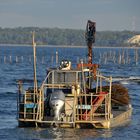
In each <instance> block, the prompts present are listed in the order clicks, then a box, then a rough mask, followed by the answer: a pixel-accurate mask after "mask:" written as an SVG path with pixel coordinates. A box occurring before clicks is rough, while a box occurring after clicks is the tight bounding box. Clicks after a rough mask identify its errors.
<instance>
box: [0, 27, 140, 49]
mask: <svg viewBox="0 0 140 140" xmlns="http://www.w3.org/2000/svg"><path fill="white" fill-rule="evenodd" d="M31 31H35V32H36V35H35V41H36V43H37V45H38V46H53V45H54V46H56V45H58V47H59V46H63V47H65V46H67V47H73V46H76V47H77V46H80V47H81V46H86V40H85V30H80V29H60V28H38V27H18V28H0V46H2V45H3V46H15V45H16V46H29V45H30V44H32V42H31V40H32V36H31ZM138 34H140V31H139V32H134V31H97V32H96V36H95V38H96V39H95V44H94V46H101V47H104V46H106V47H118V46H122V47H127V46H128V44H127V40H128V39H129V38H131V37H133V36H135V35H138ZM49 44H51V45H49ZM78 48H79V47H78Z"/></svg>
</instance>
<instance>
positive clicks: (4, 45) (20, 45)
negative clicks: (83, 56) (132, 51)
mask: <svg viewBox="0 0 140 140" xmlns="http://www.w3.org/2000/svg"><path fill="white" fill-rule="evenodd" d="M0 47H32V45H31V44H0ZM37 47H45V48H51V47H54V48H56V47H58V48H87V46H71V45H47V44H46V45H45V44H44V45H37ZM93 48H139V47H131V46H117V47H111V46H94V45H93Z"/></svg>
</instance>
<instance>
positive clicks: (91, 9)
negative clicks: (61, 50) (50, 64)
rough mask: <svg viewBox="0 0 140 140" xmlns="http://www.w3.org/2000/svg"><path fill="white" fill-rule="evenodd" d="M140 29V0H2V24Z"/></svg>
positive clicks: (4, 26) (0, 17)
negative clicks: (93, 22)
mask: <svg viewBox="0 0 140 140" xmlns="http://www.w3.org/2000/svg"><path fill="white" fill-rule="evenodd" d="M89 19H90V20H92V21H95V22H96V25H97V27H96V28H97V30H98V31H106V30H114V31H117V30H118V31H122V30H131V31H140V0H0V27H2V28H6V27H10V28H15V27H31V26H34V27H49V28H53V27H58V28H70V29H85V27H86V23H87V20H89Z"/></svg>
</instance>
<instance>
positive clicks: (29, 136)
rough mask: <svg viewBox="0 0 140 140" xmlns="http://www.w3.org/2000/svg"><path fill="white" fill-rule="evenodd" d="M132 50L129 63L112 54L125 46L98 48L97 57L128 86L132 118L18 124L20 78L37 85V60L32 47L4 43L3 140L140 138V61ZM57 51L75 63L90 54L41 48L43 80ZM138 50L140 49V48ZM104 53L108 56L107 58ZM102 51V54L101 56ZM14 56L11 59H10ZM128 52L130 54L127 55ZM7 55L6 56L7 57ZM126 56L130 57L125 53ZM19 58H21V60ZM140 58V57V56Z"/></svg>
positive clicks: (0, 83) (0, 81)
mask: <svg viewBox="0 0 140 140" xmlns="http://www.w3.org/2000/svg"><path fill="white" fill-rule="evenodd" d="M124 50H125V53H126V52H129V58H130V61H129V63H125V64H119V63H118V62H117V61H118V60H117V61H116V62H114V60H112V59H111V58H110V57H112V56H111V55H110V52H111V53H112V52H113V53H114V52H116V58H117V55H119V53H120V52H122V51H123V50H122V49H121V48H94V61H95V62H96V63H100V69H101V71H102V73H104V74H105V75H112V76H113V77H114V81H117V82H120V83H122V84H123V85H124V86H125V87H127V88H128V90H129V94H130V97H131V102H132V106H133V115H132V121H131V122H130V123H129V124H127V125H124V126H120V127H116V128H112V129H62V128H61V129H58V128H18V123H17V120H16V109H17V108H16V105H17V103H16V99H17V84H16V81H17V80H19V79H23V81H24V88H25V89H26V88H27V87H28V86H32V85H33V64H32V59H33V57H32V48H31V47H5V46H1V47H0V139H1V140H17V139H20V140H44V139H66V140H69V139H75V140H78V139H88V140H90V139H106V138H110V139H119V140H120V139H127V140H131V139H139V138H140V133H139V132H140V117H139V116H140V86H139V85H140V70H139V69H140V64H139V60H137V61H136V59H135V50H134V49H128V48H126V49H124ZM56 51H57V52H58V54H59V60H62V59H69V60H71V61H72V64H73V66H75V65H76V62H77V61H78V60H80V59H81V58H83V59H84V60H85V56H86V54H87V50H86V48H80V49H79V48H57V47H53V48H50V47H38V48H37V77H38V83H39V84H41V82H42V80H43V79H44V77H45V75H46V69H47V68H48V67H49V66H50V65H51V66H53V65H54V64H55V62H53V61H55V54H56ZM137 51H138V54H140V50H139V49H138V50H137ZM104 54H108V55H110V56H108V60H107V61H104V60H105V59H104V58H103V56H104ZM101 55H102V56H101ZM10 56H11V60H10ZM125 56H126V55H125ZM5 58H6V59H5ZM125 58H126V57H125ZM17 59H18V61H17ZM137 59H139V58H137Z"/></svg>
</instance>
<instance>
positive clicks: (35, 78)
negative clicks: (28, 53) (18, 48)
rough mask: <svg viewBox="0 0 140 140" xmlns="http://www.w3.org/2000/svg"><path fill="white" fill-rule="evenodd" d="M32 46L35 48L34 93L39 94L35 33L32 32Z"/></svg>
mask: <svg viewBox="0 0 140 140" xmlns="http://www.w3.org/2000/svg"><path fill="white" fill-rule="evenodd" d="M32 46H33V55H34V93H37V77H36V43H35V32H32Z"/></svg>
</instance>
